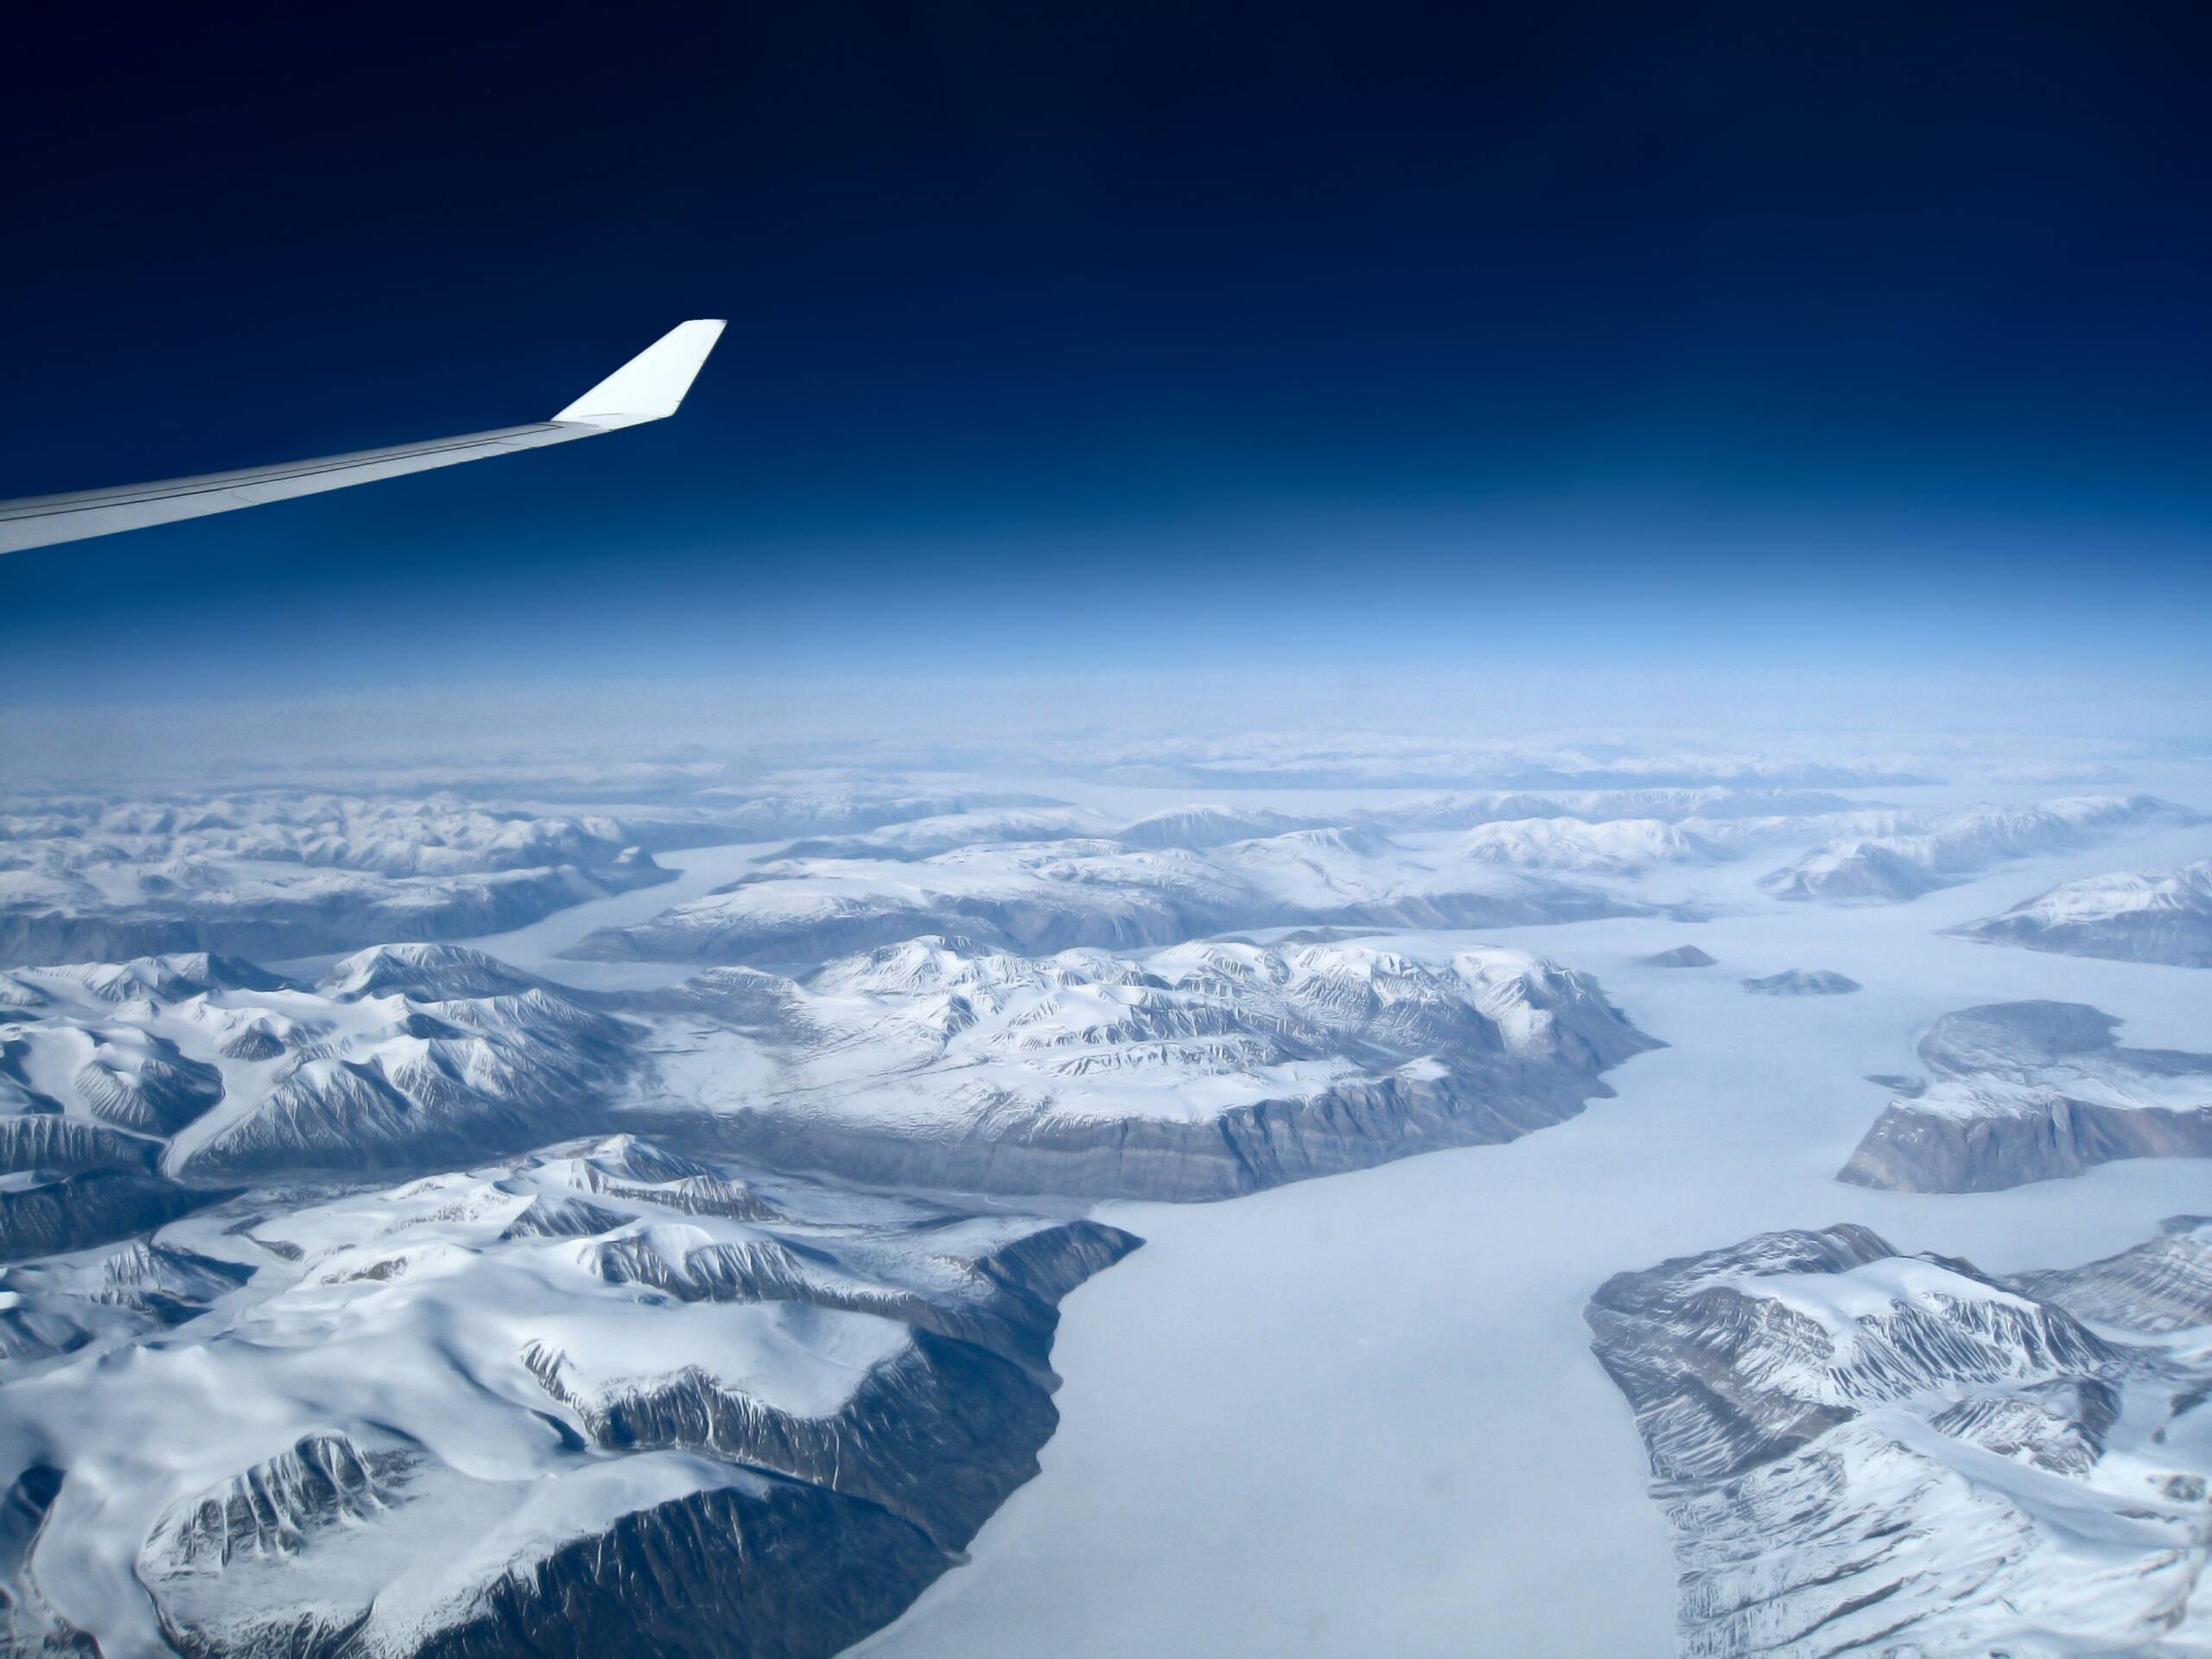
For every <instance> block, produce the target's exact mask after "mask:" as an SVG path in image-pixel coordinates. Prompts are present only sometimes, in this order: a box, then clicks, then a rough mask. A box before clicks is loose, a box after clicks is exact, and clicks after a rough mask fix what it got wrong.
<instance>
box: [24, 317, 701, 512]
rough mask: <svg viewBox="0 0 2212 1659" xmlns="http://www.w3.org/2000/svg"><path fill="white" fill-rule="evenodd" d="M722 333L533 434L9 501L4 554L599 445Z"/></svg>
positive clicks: (624, 378) (686, 374)
mask: <svg viewBox="0 0 2212 1659" xmlns="http://www.w3.org/2000/svg"><path fill="white" fill-rule="evenodd" d="M721 332H722V324H721V320H720V319H719V318H700V319H697V320H696V321H690V322H680V323H678V324H677V326H676V327H673V328H671V329H670V330H669V331H668V333H666V334H663V335H662V336H661V337H660V338H659V339H658V340H655V341H654V342H653V343H652V345H650V346H647V347H645V350H644V351H642V352H640V353H638V355H637V356H635V357H633V358H632V359H630V360H629V361H628V362H627V363H625V364H624V365H622V366H621V367H620V368H619V369H617V370H615V371H614V372H613V374H610V375H608V376H607V378H606V379H604V380H602V381H601V382H600V383H599V384H598V385H595V386H594V387H593V388H592V389H591V390H590V391H588V392H586V393H585V394H584V395H583V396H582V397H579V398H577V399H576V400H575V402H574V403H572V404H569V406H568V407H567V408H566V409H564V410H561V412H560V413H559V414H557V415H556V416H553V418H552V419H551V420H550V421H538V422H536V423H532V424H531V425H528V426H506V427H499V428H498V429H494V430H493V431H489V432H469V433H465V434H463V435H461V436H459V437H453V438H431V439H428V440H425V441H424V442H420V443H402V444H395V445H393V446H392V447H391V448H387V449H360V450H356V451H355V452H353V454H346V455H325V456H323V457H322V458H321V459H320V460H316V461H287V462H283V463H282V464H280V465H277V466H274V467H247V468H245V469H244V470H243V471H240V472H235V473H208V474H203V475H202V476H200V477H198V478H172V479H166V480H162V481H161V482H159V483H154V484H131V485H125V486H123V487H122V488H120V489H108V490H80V491H79V492H77V493H74V494H71V495H41V496H31V497H27V498H25V499H22V500H19V501H0V553H16V552H21V551H22V550H23V549H25V548H30V547H47V546H50V545H52V544H53V543H56V542H74V541H82V540H84V539H85V538H86V537H92V536H112V535H114V534H116V533H117V532H118V531H126V530H143V529H144V528H146V527H147V526H148V525H149V524H171V523H174V522H175V520H177V519H180V518H202V517H204V516H205V515H207V514H208V513H211V512H232V511H233V510H234V509H236V508H238V507H257V506H260V505H264V503H267V502H270V501H287V500H289V499H291V498H292V497H294V496H296V495H314V494H316V493H320V492H321V491H323V490H342V489H344V488H346V486H348V485H352V484H369V483H373V482H375V481H376V480H378V479H381V478H397V477H399V476H400V475H401V474H404V473H421V472H427V471H429V469H430V468H431V467H455V466H458V465H460V464H461V462H462V461H483V460H486V459H487V458H489V457H490V456H493V455H505V454H513V453H514V452H515V451H516V450H518V449H537V448H543V447H544V446H545V445H547V444H549V443H567V442H569V441H570V440H571V439H574V438H595V437H597V436H598V435H600V434H601V433H602V432H613V431H619V430H620V429H621V428H623V427H626V426H637V425H639V424H641V423H644V422H646V421H658V420H664V419H666V418H667V417H668V416H671V415H673V414H675V413H676V410H677V406H678V405H679V404H682V403H683V394H684V393H685V392H686V391H690V386H691V382H692V379H693V378H694V377H695V376H696V375H697V374H698V372H699V366H700V365H701V364H702V363H704V362H705V361H706V360H707V353H709V352H711V351H712V350H714V348H715V341H716V340H719V339H720V338H721Z"/></svg>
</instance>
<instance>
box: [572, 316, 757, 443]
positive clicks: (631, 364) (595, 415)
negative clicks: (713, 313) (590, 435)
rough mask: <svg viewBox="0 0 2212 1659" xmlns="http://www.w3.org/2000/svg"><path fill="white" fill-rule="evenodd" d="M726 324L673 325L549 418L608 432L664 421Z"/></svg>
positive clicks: (698, 320)
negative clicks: (611, 429)
mask: <svg viewBox="0 0 2212 1659" xmlns="http://www.w3.org/2000/svg"><path fill="white" fill-rule="evenodd" d="M725 327H728V319H727V318H724V317H693V318H691V319H690V321H686V322H679V323H677V325H676V327H673V328H671V329H670V330H669V331H668V332H667V333H666V334H663V335H662V336H661V337H660V338H659V339H658V340H655V341H654V342H653V343H652V345H650V346H646V347H645V350H644V351H642V352H639V353H638V354H637V355H636V356H635V357H633V358H632V359H630V360H629V361H628V362H627V363H625V364H624V365H622V366H621V367H620V368H619V369H617V370H615V371H614V372H613V373H612V374H610V375H608V376H607V378H606V379H604V380H602V381H601V382H600V383H599V384H598V385H595V386H594V387H593V388H592V389H591V390H590V391H588V392H586V393H584V395H583V396H582V397H579V398H577V399H576V400H575V402H574V403H572V404H569V406H568V407H567V408H566V409H563V410H562V411H561V412H560V413H559V414H557V415H556V416H554V417H553V419H554V421H555V422H556V423H561V424H566V425H575V426H596V427H601V428H608V427H617V426H636V425H638V424H639V423H642V422H645V421H659V420H665V419H667V418H668V416H671V415H673V414H675V413H676V411H677V410H678V409H680V408H681V407H682V406H683V396H684V394H685V393H686V392H688V391H690V390H691V383H692V381H693V380H695V379H696V378H698V374H699V370H700V368H701V366H702V365H704V364H705V362H706V360H707V354H708V353H710V352H712V351H713V350H714V349H715V342H716V341H717V340H720V339H721V336H722V330H723V329H724V328H725Z"/></svg>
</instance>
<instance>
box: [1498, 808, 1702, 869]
mask: <svg viewBox="0 0 2212 1659" xmlns="http://www.w3.org/2000/svg"><path fill="white" fill-rule="evenodd" d="M1459 845H1460V847H1461V849H1462V850H1464V851H1465V853H1466V855H1467V856H1468V857H1470V858H1475V859H1480V860H1482V861H1484V862H1487V863H1493V864H1505V865H1510V866H1512V867H1514V868H1518V869H1528V870H1557V871H1572V872H1576V873H1579V874H1587V875H1636V874H1641V873H1642V872H1643V871H1644V870H1647V869H1649V868H1652V867H1653V866H1654V865H1658V864H1707V863H1717V862H1719V861H1721V860H1723V859H1726V858H1731V857H1733V856H1734V855H1733V854H1732V853H1731V852H1729V851H1728V850H1727V849H1726V848H1723V847H1722V846H1720V845H1719V843H1718V842H1713V841H1708V840H1707V839H1706V838H1705V837H1704V836H1700V835H1698V834H1696V833H1695V832H1694V831H1693V830H1688V829H1682V828H1681V827H1680V826H1678V825H1675V824H1672V823H1666V822H1664V821H1662V820H1661V819H1658V818H1617V819H1611V820H1607V821H1605V822H1602V823H1584V822H1582V821H1580V819H1575V818H1519V819H1508V820H1506V821H1504V822H1503V823H1486V824H1484V825H1482V826H1480V827H1479V828H1478V829H1473V830H1471V831H1470V832H1469V833H1468V834H1467V835H1466V836H1465V837H1464V838H1463V839H1462V840H1461V842H1460V843H1459Z"/></svg>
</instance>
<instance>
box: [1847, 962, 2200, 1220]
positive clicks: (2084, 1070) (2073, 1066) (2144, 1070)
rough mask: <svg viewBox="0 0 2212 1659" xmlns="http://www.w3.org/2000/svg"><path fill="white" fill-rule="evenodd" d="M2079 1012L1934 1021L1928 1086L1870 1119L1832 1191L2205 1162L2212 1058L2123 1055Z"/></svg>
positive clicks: (2102, 1017) (1973, 1012)
mask: <svg viewBox="0 0 2212 1659" xmlns="http://www.w3.org/2000/svg"><path fill="white" fill-rule="evenodd" d="M2119 1024H2120V1021H2119V1020H2115V1019H2113V1017H2112V1016H2111V1015H2109V1014H2101V1013H2099V1012H2098V1011H2097V1010H2096V1009H2094V1008H2092V1007H2085V1006H2083V1005H2082V1004H2081V1003H2078V1002H2000V1003H1993V1004H1991V1005H1989V1006H1986V1007H1977V1008H1964V1009H1961V1010H1960V1011H1959V1012H1957V1013H1955V1014H1945V1015H1944V1016H1943V1017H1942V1019H1940V1020H1937V1021H1936V1023H1935V1025H1934V1026H1933V1027H1930V1028H1929V1033H1928V1034H1927V1036H1925V1037H1924V1038H1923V1039H1921V1042H1920V1047H1919V1054H1920V1059H1921V1063H1922V1064H1923V1065H1925V1066H1926V1067H1927V1068H1928V1070H1929V1073H1930V1074H1931V1076H1932V1077H1933V1079H1934V1080H1933V1081H1932V1082H1931V1083H1930V1084H1929V1086H1928V1087H1927V1088H1925V1089H1923V1090H1919V1091H1917V1092H1916V1093H1912V1094H1910V1095H1905V1094H1900V1095H1899V1096H1897V1098H1895V1099H1893V1100H1891V1102H1890V1104H1889V1106H1888V1109H1886V1110H1885V1111H1884V1112H1883V1114H1882V1115H1881V1116H1880V1117H1879V1118H1878V1119H1876V1120H1875V1122H1874V1126H1873V1128H1871V1129H1869V1130H1868V1131H1867V1132H1866V1138H1865V1139H1864V1140H1863V1141H1860V1142H1859V1148H1858V1150H1857V1151H1856V1152H1854V1153H1853V1154H1852V1155H1851V1160H1850V1162H1848V1163H1847V1164H1846V1165H1845V1166H1843V1168H1842V1170H1841V1171H1840V1172H1839V1173H1838V1177H1837V1179H1840V1180H1846V1181H1852V1182H1855V1183H1857V1184H1858V1185H1862V1186H1879V1187H1890V1188H1893V1189H1896V1190H1898V1191H1902V1192H1993V1191H1995V1190H1997V1189H1999V1188H2002V1187H2008V1186H2018V1185H2020V1184H2021V1183H2022V1182H2024V1181H2045V1180H2052V1179H2058V1178H2060V1177H2063V1176H2068V1175H2078V1174H2080V1173H2082V1171H2083V1170H2085V1169H2089V1168H2092V1167H2094V1166H2096V1165H2098V1164H2103V1163H2109V1162H2111V1161H2112V1160H2114V1159H2119V1158H2203V1157H2212V1054H2190V1053H2183V1052H2179V1051H2177V1050H2173V1049H2152V1048H2123V1047H2121V1046H2120V1045H2119V1043H2118V1042H2117V1040H2116V1039H2114V1038H2113V1029H2114V1027H2117V1026H2118V1025H2119Z"/></svg>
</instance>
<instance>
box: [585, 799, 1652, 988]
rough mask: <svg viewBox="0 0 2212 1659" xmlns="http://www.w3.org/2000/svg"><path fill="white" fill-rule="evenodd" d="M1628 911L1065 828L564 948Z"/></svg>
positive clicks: (1455, 881) (728, 953)
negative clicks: (1054, 834) (1054, 837)
mask: <svg viewBox="0 0 2212 1659" xmlns="http://www.w3.org/2000/svg"><path fill="white" fill-rule="evenodd" d="M1640 909H1641V907H1640V906H1637V905H1636V904H1634V903H1633V902H1631V901H1630V900H1628V899H1622V898H1619V897H1618V896H1615V895H1613V894H1610V893H1604V892H1601V891H1599V890H1597V889H1594V888H1591V887H1580V886H1573V885H1569V884H1566V883H1562V882H1558V881H1553V880H1547V879H1545V878H1543V877H1540V876H1535V875H1529V874H1523V873H1522V872H1519V871H1516V870H1511V869H1507V868H1501V867H1499V866H1498V865H1497V864H1496V863H1494V862H1491V861H1487V860H1484V859H1482V858H1478V857H1475V856H1471V855H1469V854H1467V853H1466V852H1465V851H1464V850H1460V851H1454V850H1452V849H1413V848H1408V847H1406V846H1403V845H1401V844H1400V843H1398V842H1395V841H1393V840H1392V839H1391V838H1390V837H1389V836H1386V835H1384V834H1383V832H1382V831H1380V830H1377V829H1372V828H1361V827H1354V828H1335V829H1300V830H1294V831H1291V832H1289V833H1287V834H1284V835H1278V836H1262V837H1261V838H1258V839H1255V840H1247V841H1238V842H1229V843H1226V844H1224V845H1221V846H1217V847H1214V848H1211V849H1207V850H1205V851H1203V852H1200V851H1193V850H1191V849H1185V848H1172V849H1154V848H1141V847H1132V846H1128V845H1126V844H1124V843H1122V842H1117V841H1103V840H1068V841H1054V842H1024V843H1016V844H1011V845H994V844H984V845H977V846H969V847H963V848H961V849H957V850H955V851H952V852H946V853H940V854H937V855H933V856H931V857H927V858H922V859H917V860H873V861H872V860H864V859H861V860H855V859H812V858H798V859H788V860H783V861H777V862H773V863H770V864H767V865H766V866H764V867H762V868H760V870H759V871H757V872H756V873H754V874H750V875H747V877H745V878H744V879H743V880H740V881H738V882H736V883H734V884H732V885H730V886H728V887H724V888H721V889H720V890H718V891H716V892H715V893H711V894H709V895H708V896H706V897H705V898H702V899H695V900H692V901H691V902H690V903H687V904H683V905H678V906H675V907H674V908H672V909H671V910H669V911H666V912H663V913H662V914H661V915H659V916H658V917H656V918H653V919H652V920H651V921H647V922H643V923H639V924H637V925H633V926H629V927H624V928H618V929H609V930H603V931H600V932H596V933H594V934H592V935H591V936H589V937H588V938H586V939H585V940H584V941H583V942H582V944H580V945H578V946H577V947H576V948H575V950H574V951H573V952H571V954H572V955H575V956H576V957H587V958H590V957H601V958H615V959H620V958H637V957H642V958H647V959H652V960H659V961H677V962H715V963H764V964H774V963H809V962H819V961H823V960H824V959H826V958H828V957H834V956H840V955H842V954H845V953H846V952H849V951H852V950H868V949H872V948H874V946H876V945H879V944H892V943H895V942H897V941H899V940H901V939H908V938H918V937H919V936H921V935H924V934H957V935H961V936H964V937H967V938H975V939H978V940H982V941H983V942H986V943H988V944H993V945H995V946H999V947H1001V948H1003V949H1007V950H1016V951H1020V952H1023V953H1025V954H1039V953H1050V952H1052V951H1055V950H1068V949H1071V948H1077V947H1083V946H1099V947H1103V948H1106V949H1109V950H1130V949H1135V948H1141V947H1144V946H1147V945H1160V944H1179V943H1180V942H1181V941H1183V940H1185V939H1191V938H1203V937H1205V936H1206V935H1209V934H1215V933H1221V932H1225V931H1235V930H1239V929H1245V928H1259V927H1278V926H1281V927H1290V926H1302V925H1362V926H1370V927H1376V926H1391V927H1497V926H1506V925H1516V924H1522V923H1531V922H1556V921H1568V920H1574V919H1578V918H1585V917H1595V916H1618V915H1632V914H1636V913H1638V912H1639V911H1640Z"/></svg>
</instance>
